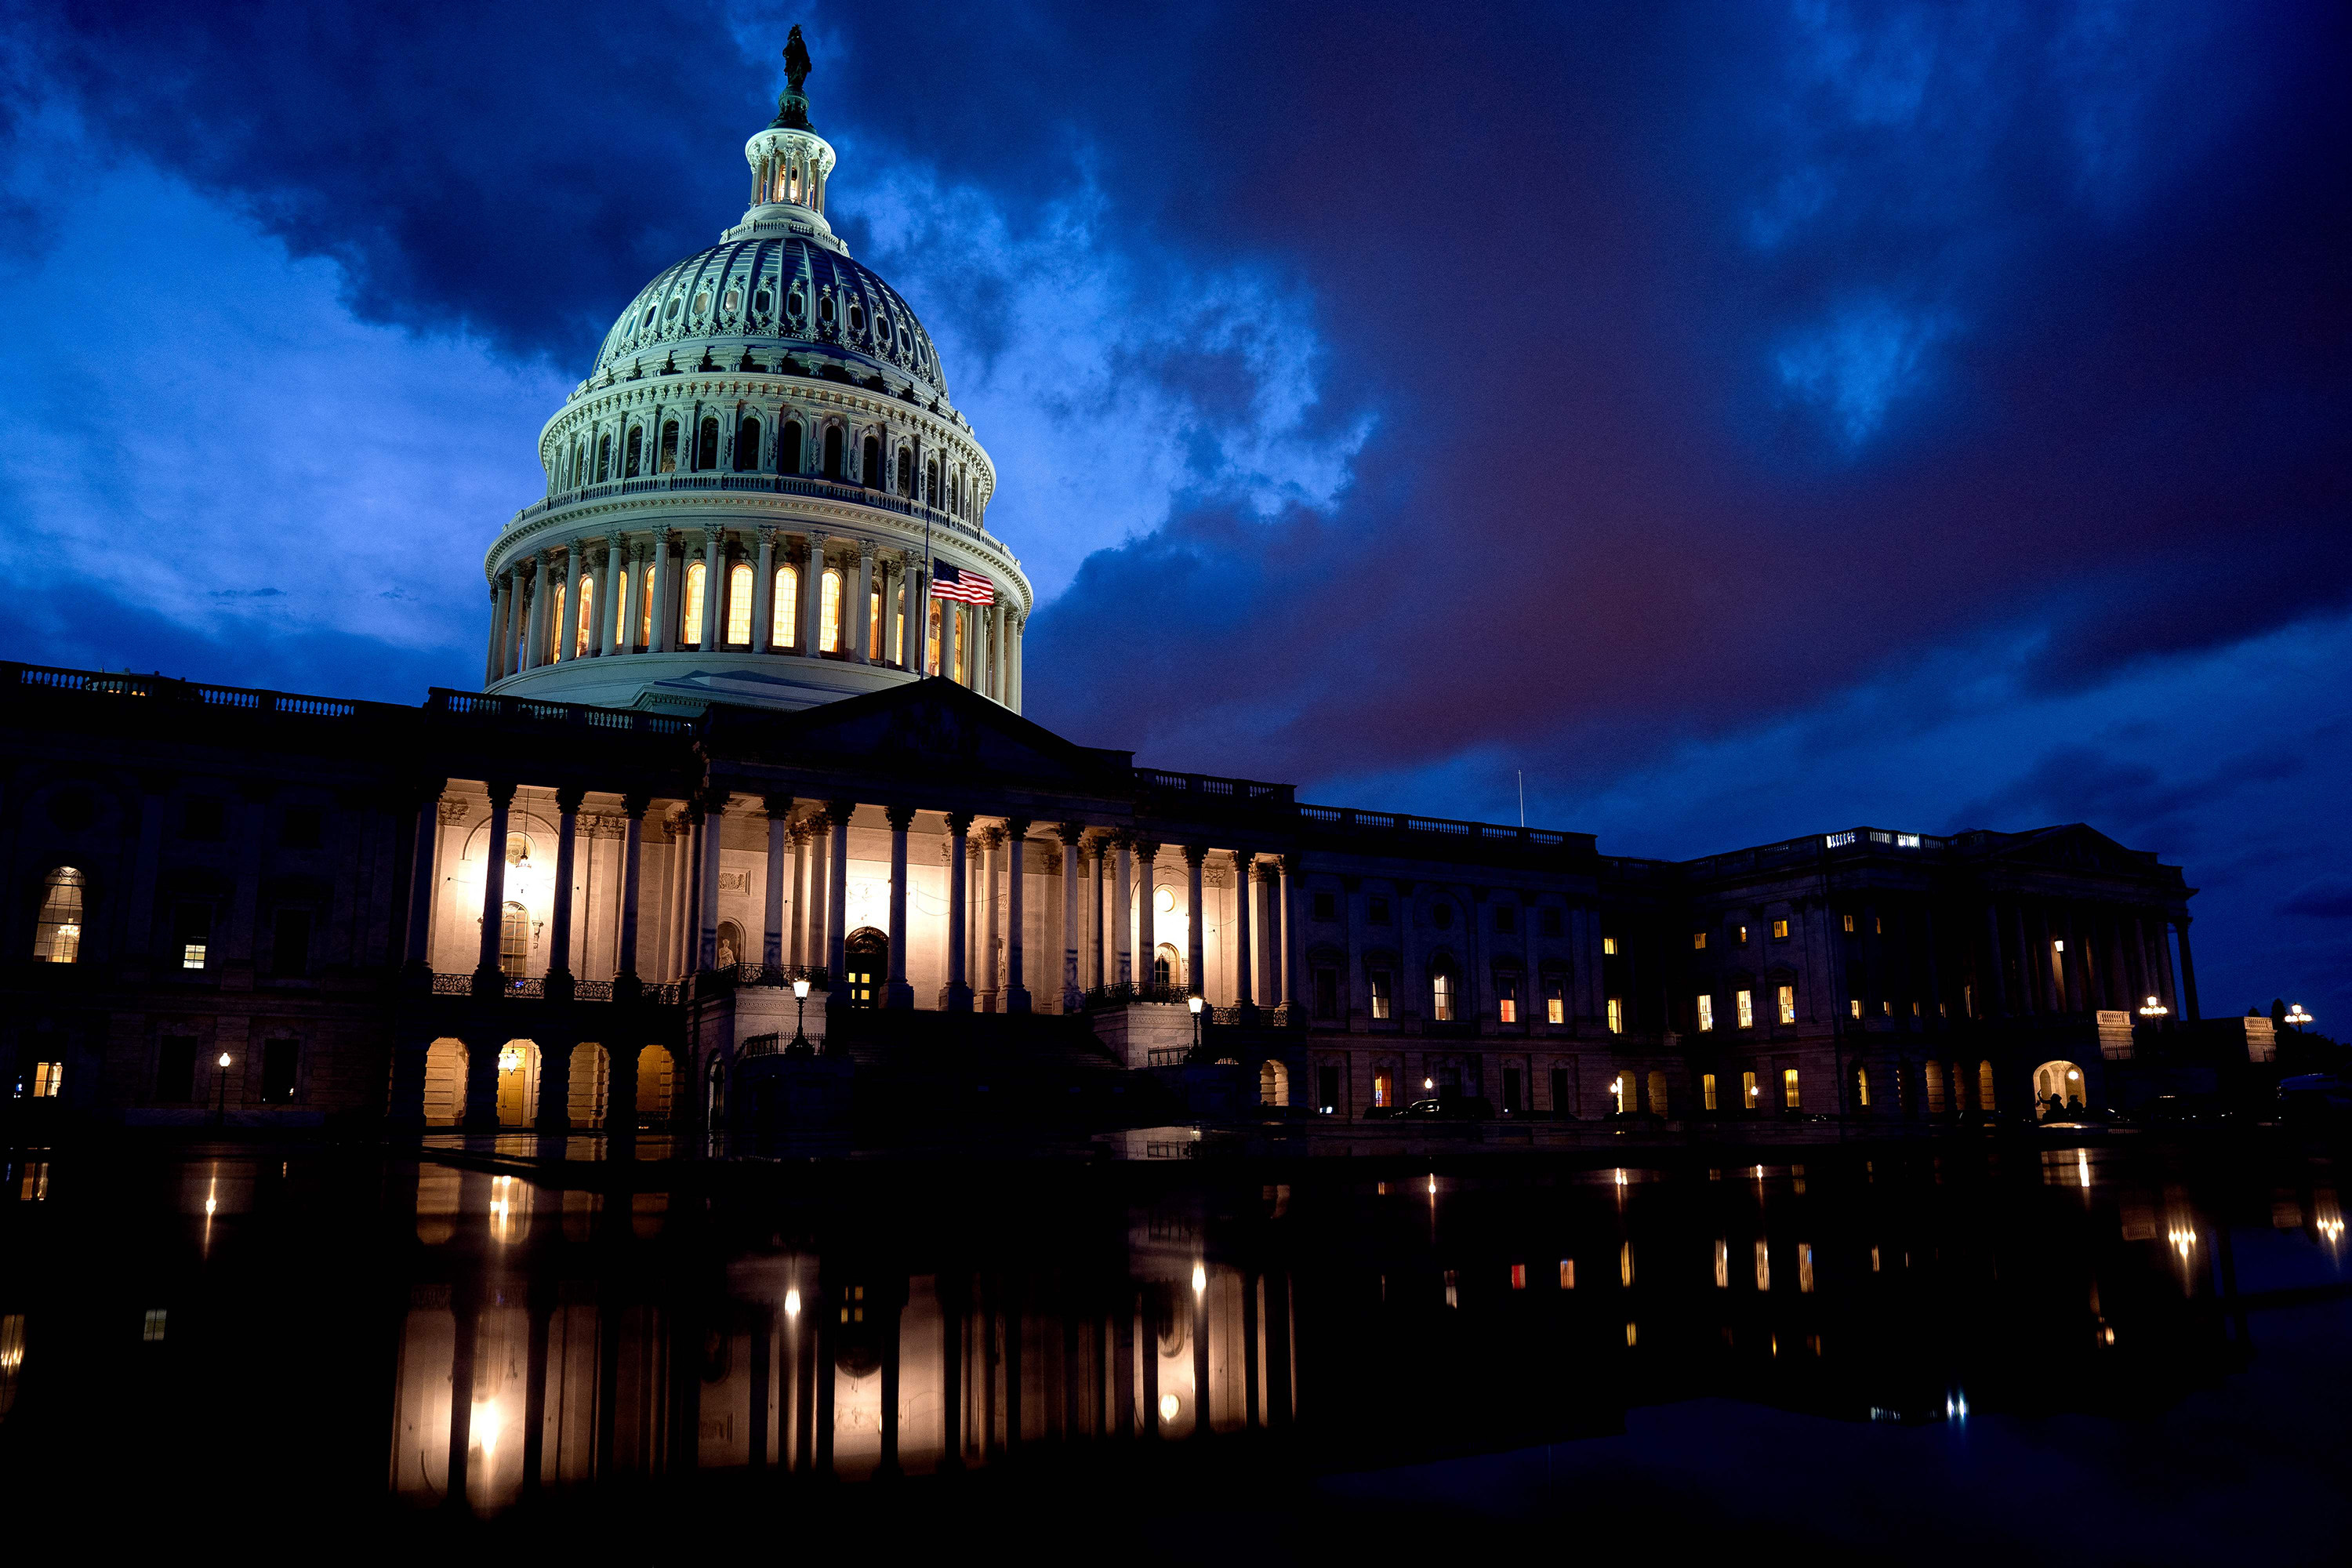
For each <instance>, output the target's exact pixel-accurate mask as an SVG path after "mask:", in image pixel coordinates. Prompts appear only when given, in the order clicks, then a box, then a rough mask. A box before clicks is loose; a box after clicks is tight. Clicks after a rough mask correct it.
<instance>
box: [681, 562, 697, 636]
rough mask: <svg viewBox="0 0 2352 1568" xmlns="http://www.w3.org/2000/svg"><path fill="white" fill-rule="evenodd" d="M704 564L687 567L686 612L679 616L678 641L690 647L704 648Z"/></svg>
mask: <svg viewBox="0 0 2352 1568" xmlns="http://www.w3.org/2000/svg"><path fill="white" fill-rule="evenodd" d="M702 576H703V572H702V563H701V562H699V561H689V562H688V563H687V565H686V611H685V614H683V615H681V616H678V628H677V634H678V636H677V640H678V641H679V642H680V643H681V644H683V645H684V646H686V647H701V646H702Z"/></svg>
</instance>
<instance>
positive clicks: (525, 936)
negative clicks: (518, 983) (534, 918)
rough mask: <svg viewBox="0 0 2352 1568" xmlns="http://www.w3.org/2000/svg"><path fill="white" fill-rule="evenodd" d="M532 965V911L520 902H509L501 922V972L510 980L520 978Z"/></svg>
mask: <svg viewBox="0 0 2352 1568" xmlns="http://www.w3.org/2000/svg"><path fill="white" fill-rule="evenodd" d="M529 967H530V910H526V909H524V908H523V907H522V906H521V905H520V904H509V905H508V906H507V910H506V918H505V919H504V920H502V921H499V973H501V974H503V975H505V976H506V977H507V978H508V979H509V980H514V979H519V978H520V977H521V975H522V973H523V972H524V971H525V970H526V969H528V968H529Z"/></svg>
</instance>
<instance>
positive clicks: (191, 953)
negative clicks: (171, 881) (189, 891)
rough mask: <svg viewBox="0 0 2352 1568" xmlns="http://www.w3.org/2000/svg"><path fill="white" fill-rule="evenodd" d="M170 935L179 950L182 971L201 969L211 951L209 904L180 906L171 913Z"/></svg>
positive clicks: (211, 916)
mask: <svg viewBox="0 0 2352 1568" xmlns="http://www.w3.org/2000/svg"><path fill="white" fill-rule="evenodd" d="M172 933H173V939H174V943H173V944H174V945H175V946H177V947H178V948H179V950H180V967H181V968H182V969H202V968H203V967H204V966H205V953H206V952H209V951H210V949H211V944H212V938H213V910H212V906H211V905H210V904H182V905H181V906H180V907H179V908H178V909H176V910H173V911H172Z"/></svg>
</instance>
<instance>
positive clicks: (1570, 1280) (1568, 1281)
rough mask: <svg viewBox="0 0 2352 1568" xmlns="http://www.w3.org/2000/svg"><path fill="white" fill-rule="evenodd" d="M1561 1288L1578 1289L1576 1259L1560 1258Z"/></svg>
mask: <svg viewBox="0 0 2352 1568" xmlns="http://www.w3.org/2000/svg"><path fill="white" fill-rule="evenodd" d="M1559 1288H1560V1289H1563V1290H1573V1289H1576V1259H1575V1258H1561V1259H1560V1260H1559Z"/></svg>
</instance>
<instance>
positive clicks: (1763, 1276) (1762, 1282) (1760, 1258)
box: [1756, 1237, 1772, 1290]
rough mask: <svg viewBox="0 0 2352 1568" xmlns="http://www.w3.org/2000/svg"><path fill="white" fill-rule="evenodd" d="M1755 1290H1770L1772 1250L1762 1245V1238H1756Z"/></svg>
mask: <svg viewBox="0 0 2352 1568" xmlns="http://www.w3.org/2000/svg"><path fill="white" fill-rule="evenodd" d="M1756 1289H1759V1290H1769V1289H1772V1250H1771V1248H1770V1247H1767V1246H1765V1245H1764V1238H1763V1237H1757V1238H1756Z"/></svg>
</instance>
